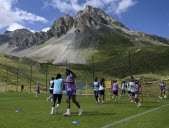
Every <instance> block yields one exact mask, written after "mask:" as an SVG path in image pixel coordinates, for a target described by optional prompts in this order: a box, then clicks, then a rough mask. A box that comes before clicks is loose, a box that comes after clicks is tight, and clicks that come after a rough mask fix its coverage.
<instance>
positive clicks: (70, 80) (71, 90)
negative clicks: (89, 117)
mask: <svg viewBox="0 0 169 128" xmlns="http://www.w3.org/2000/svg"><path fill="white" fill-rule="evenodd" d="M65 73H66V75H67V78H66V81H64V83H65V85H66V103H67V112H66V113H65V114H63V115H64V116H70V99H71V98H72V101H73V103H75V104H76V106H77V107H78V108H79V114H78V115H79V116H80V115H82V112H83V110H82V109H81V108H80V104H79V102H77V100H76V85H75V78H76V75H75V74H74V73H73V72H72V71H71V70H70V69H66V71H65Z"/></svg>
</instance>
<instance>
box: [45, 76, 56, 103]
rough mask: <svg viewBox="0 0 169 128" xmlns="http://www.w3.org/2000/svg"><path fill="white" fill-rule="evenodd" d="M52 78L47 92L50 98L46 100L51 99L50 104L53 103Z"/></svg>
mask: <svg viewBox="0 0 169 128" xmlns="http://www.w3.org/2000/svg"><path fill="white" fill-rule="evenodd" d="M54 79H55V78H54V77H52V79H51V81H50V82H49V92H50V94H51V95H50V96H49V97H48V98H47V101H48V100H49V99H51V102H53V88H54Z"/></svg>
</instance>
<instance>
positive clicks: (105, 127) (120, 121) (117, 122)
mask: <svg viewBox="0 0 169 128" xmlns="http://www.w3.org/2000/svg"><path fill="white" fill-rule="evenodd" d="M166 106H169V104H166V105H163V106H160V107H158V108H154V109H151V110H149V111H146V112H143V113H140V114H138V115H135V116H131V117H128V118H125V119H122V120H119V121H116V122H114V123H111V124H108V125H106V126H103V127H101V128H108V127H110V126H113V125H116V124H119V123H122V122H124V121H127V120H130V119H133V118H136V117H138V116H141V115H144V114H147V113H150V112H152V111H155V110H158V109H160V108H163V107H166Z"/></svg>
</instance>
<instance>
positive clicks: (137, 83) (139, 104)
mask: <svg viewBox="0 0 169 128" xmlns="http://www.w3.org/2000/svg"><path fill="white" fill-rule="evenodd" d="M140 86H141V85H139V81H135V87H136V91H135V102H136V103H137V107H140V106H141V103H140V102H139V98H138V95H139V94H140Z"/></svg>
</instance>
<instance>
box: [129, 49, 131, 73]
mask: <svg viewBox="0 0 169 128" xmlns="http://www.w3.org/2000/svg"><path fill="white" fill-rule="evenodd" d="M129 75H130V76H131V58H130V50H129Z"/></svg>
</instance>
